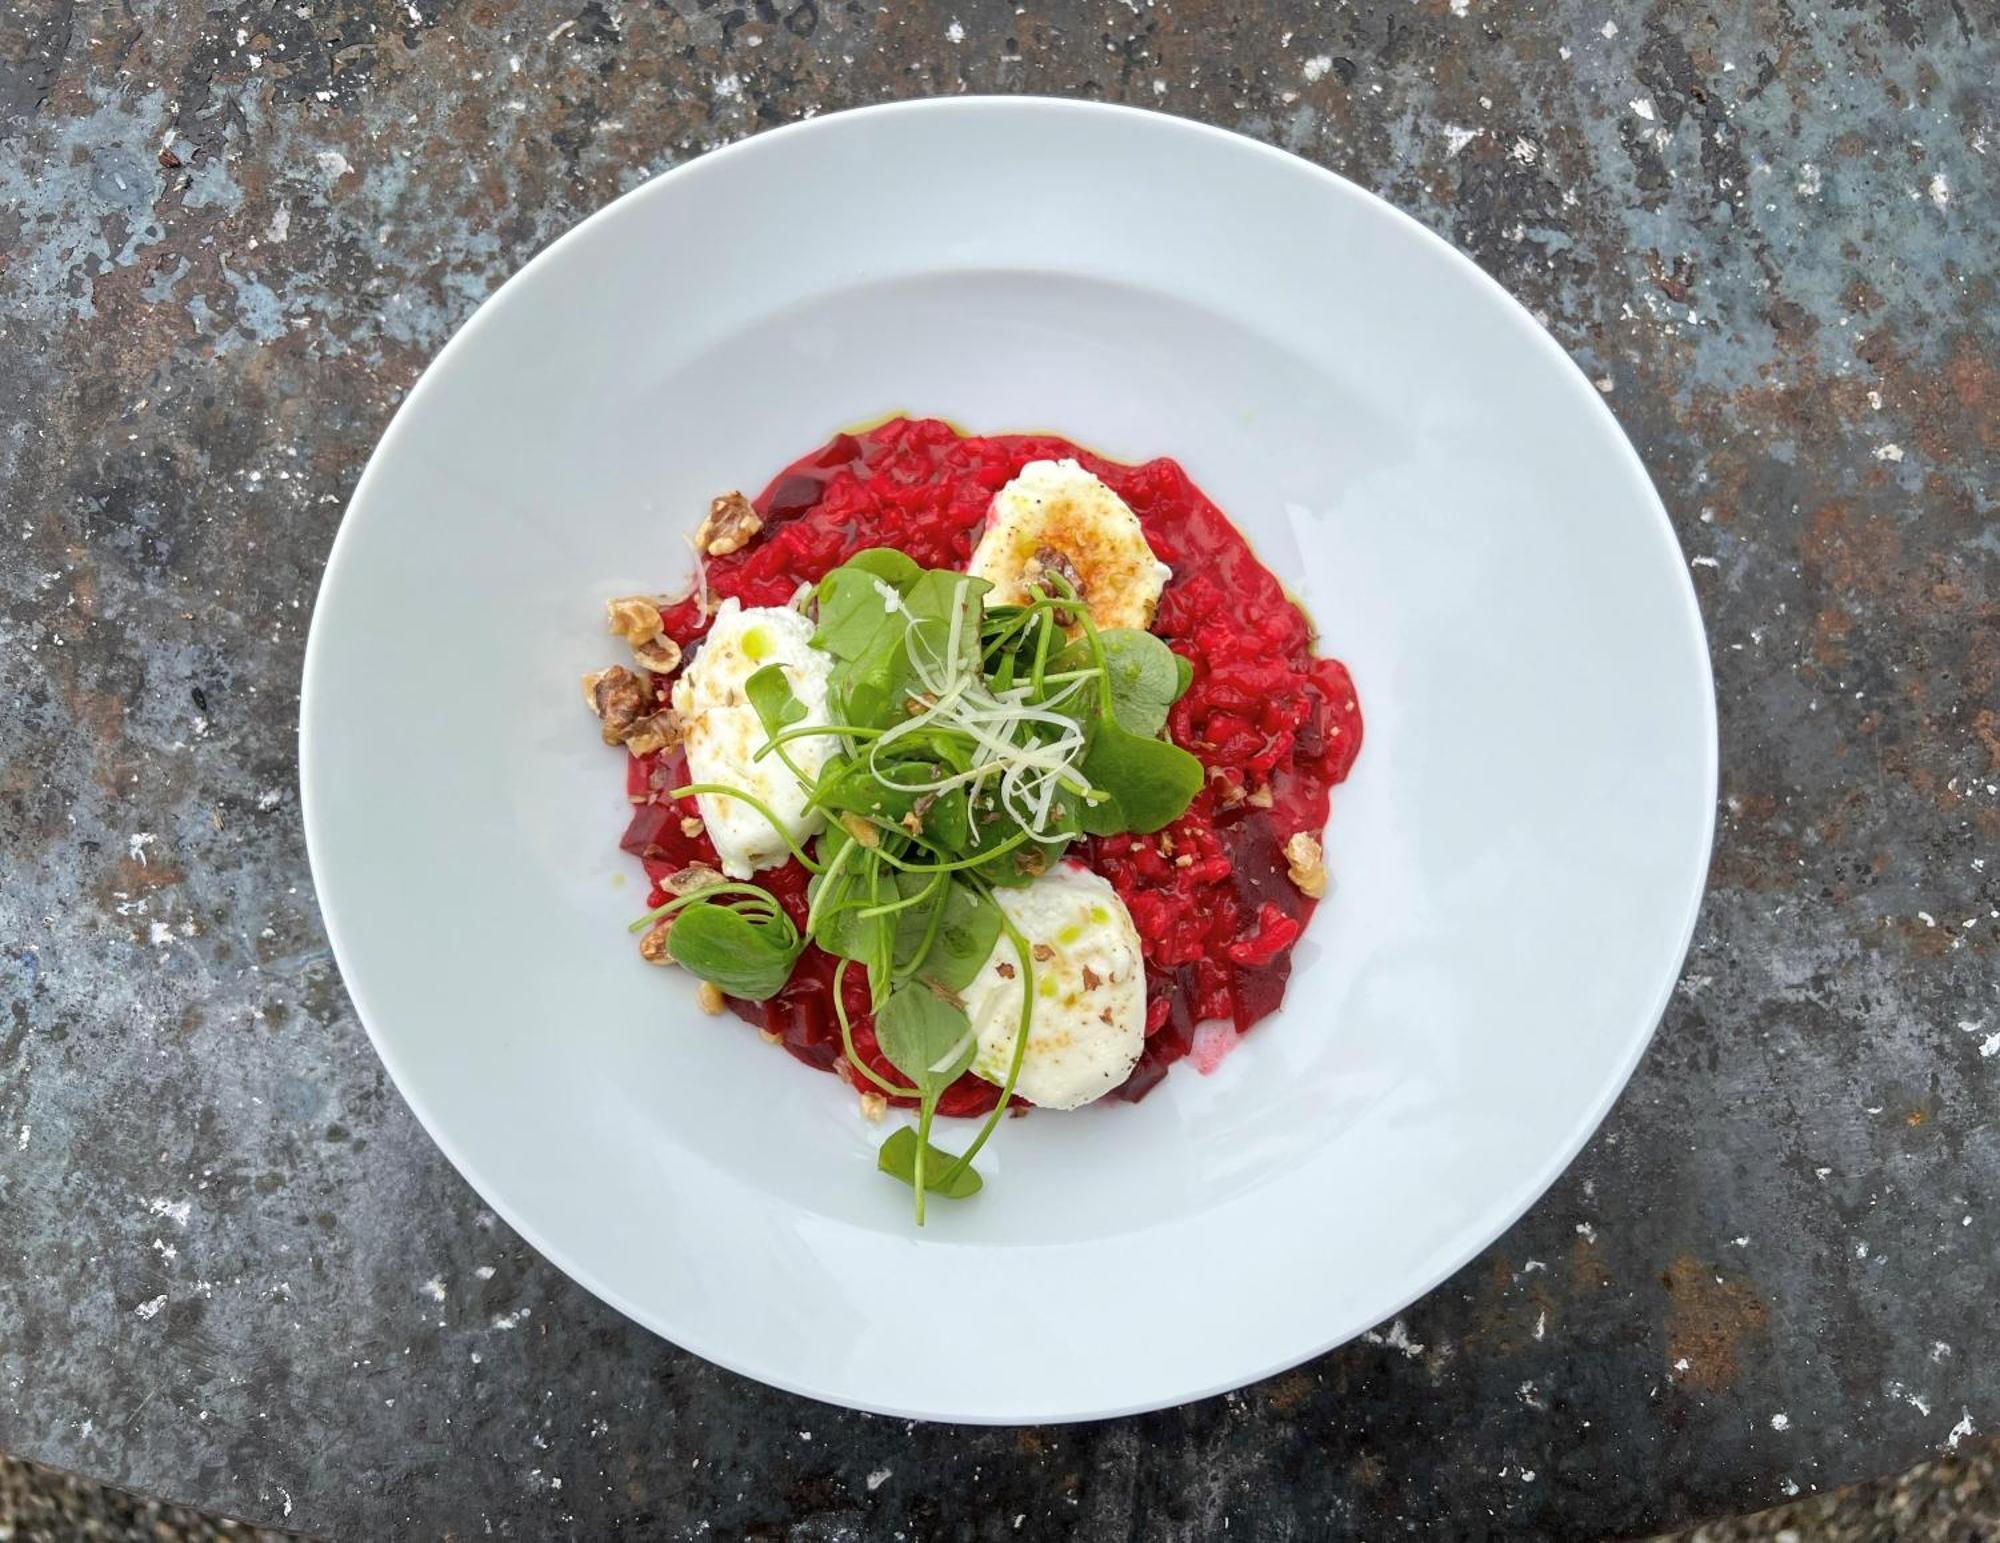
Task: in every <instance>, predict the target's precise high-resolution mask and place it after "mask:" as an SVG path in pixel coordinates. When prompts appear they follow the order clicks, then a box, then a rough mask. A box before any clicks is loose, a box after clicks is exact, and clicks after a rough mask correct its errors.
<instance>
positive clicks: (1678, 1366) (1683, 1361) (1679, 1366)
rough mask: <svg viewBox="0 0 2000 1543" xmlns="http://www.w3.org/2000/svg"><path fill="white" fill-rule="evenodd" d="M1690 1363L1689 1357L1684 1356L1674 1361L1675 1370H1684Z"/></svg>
mask: <svg viewBox="0 0 2000 1543" xmlns="http://www.w3.org/2000/svg"><path fill="white" fill-rule="evenodd" d="M1689 1364H1690V1363H1689V1361H1688V1358H1687V1357H1686V1356H1682V1357H1681V1358H1680V1359H1679V1360H1678V1361H1676V1362H1674V1370H1675V1371H1677V1372H1684V1371H1686V1370H1687V1369H1688V1366H1689Z"/></svg>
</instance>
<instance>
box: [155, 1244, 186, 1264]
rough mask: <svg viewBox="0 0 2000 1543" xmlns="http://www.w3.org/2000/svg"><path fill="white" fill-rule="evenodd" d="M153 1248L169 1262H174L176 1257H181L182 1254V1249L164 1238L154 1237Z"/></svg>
mask: <svg viewBox="0 0 2000 1543" xmlns="http://www.w3.org/2000/svg"><path fill="white" fill-rule="evenodd" d="M153 1248H154V1251H155V1252H157V1253H158V1254H159V1256H160V1257H161V1258H162V1259H164V1260H166V1262H167V1263H168V1264H172V1263H173V1262H174V1261H175V1260H176V1259H178V1258H180V1256H181V1251H180V1250H179V1249H177V1248H175V1247H174V1245H173V1244H171V1243H169V1242H167V1241H166V1240H165V1239H164V1238H155V1239H153Z"/></svg>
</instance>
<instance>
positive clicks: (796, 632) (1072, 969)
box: [584, 418, 1361, 1224]
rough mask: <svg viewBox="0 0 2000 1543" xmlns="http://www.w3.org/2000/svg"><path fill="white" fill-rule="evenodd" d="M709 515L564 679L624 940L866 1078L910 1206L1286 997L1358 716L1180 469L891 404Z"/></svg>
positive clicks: (1338, 675)
mask: <svg viewBox="0 0 2000 1543" xmlns="http://www.w3.org/2000/svg"><path fill="white" fill-rule="evenodd" d="M695 543H696V546H697V548H698V549H699V552H700V557H699V561H698V576H697V587H696V589H695V590H694V591H693V592H691V593H686V594H683V595H680V596H676V597H674V598H671V599H662V598H657V597H653V596H648V595H626V596H620V597H617V598H614V599H612V600H611V601H610V603H609V610H610V617H611V628H612V630H613V631H614V632H616V633H617V634H618V635H619V636H620V637H621V638H622V639H623V640H624V643H625V645H626V647H627V648H628V649H629V651H630V657H629V659H628V660H625V661H623V662H620V663H617V664H613V665H611V666H609V667H608V668H606V669H603V670H600V671H598V672H596V673H595V674H593V675H590V676H588V677H586V678H585V682H584V687H585V697H586V699H587V700H588V702H589V703H590V705H591V707H592V709H593V711H594V712H595V713H596V714H597V716H598V718H599V720H600V721H599V728H600V732H601V735H602V737H603V739H604V741H605V742H606V743H607V744H609V745H616V746H619V747H621V748H622V749H623V750H624V751H625V752H626V795H627V798H628V800H629V802H630V807H631V815H630V820H629V823H628V825H627V828H626V832H625V837H624V841H623V845H624V847H625V849H626V850H627V851H628V852H630V853H632V854H633V855H634V856H636V857H637V858H638V859H639V861H640V862H641V863H642V864H643V865H644V867H645V871H646V874H647V877H648V880H649V881H650V884H651V891H650V894H649V896H648V906H649V909H648V910H647V911H646V913H645V914H644V915H643V916H641V917H640V918H639V919H638V920H637V921H636V922H635V923H634V924H633V929H632V930H633V932H634V933H635V934H636V935H637V937H638V953H639V955H640V958H641V959H642V960H644V961H645V962H647V963H649V964H656V965H661V966H671V967H677V968H678V969H680V970H682V971H684V972H686V973H687V974H688V975H691V976H692V977H694V979H695V981H696V983H697V992H698V998H697V999H698V1001H699V1002H700V1004H701V1005H702V1006H703V1008H704V1009H706V1010H708V1011H711V1012H721V1011H722V1010H723V1009H724V1008H725V1007H726V1008H729V1009H731V1010H733V1011H734V1012H735V1013H736V1014H737V1015H738V1016H740V1017H744V1018H747V1019H749V1020H750V1021H751V1022H752V1023H754V1024H756V1025H757V1026H758V1028H760V1029H761V1030H762V1031H763V1034H764V1037H765V1038H766V1039H767V1040H768V1041H770V1042H771V1043H772V1044H774V1045H779V1046H782V1047H783V1048H784V1049H785V1050H786V1051H787V1052H789V1054H790V1055H791V1057H792V1058H793V1059H795V1060H798V1061H803V1062H805V1063H806V1064H807V1065H809V1066H812V1067H816V1068H819V1069H821V1070H825V1071H830V1072H833V1073H834V1074H835V1075H836V1076H838V1077H840V1078H841V1079H842V1080H843V1081H845V1082H846V1083H847V1084H848V1085H849V1087H850V1088H851V1089H853V1090H854V1092H855V1093H858V1094H859V1099H860V1110H861V1113H862V1115H863V1116H864V1117H865V1118H867V1119H869V1120H871V1121H875V1122H878V1123H881V1124H882V1126H883V1129H884V1131H885V1135H884V1139H883V1140H882V1141H881V1143H880V1145H879V1147H878V1149H877V1167H878V1168H879V1169H880V1170H881V1172H883V1173H885V1174H887V1175H889V1176H890V1177H891V1178H893V1179H896V1180H898V1181H900V1182H901V1183H902V1184H904V1185H907V1186H908V1187H909V1190H910V1191H911V1192H912V1194H913V1197H914V1211H915V1217H916V1220H917V1222H918V1223H919V1224H921V1223H922V1222H923V1221H924V1219H925V1216H926V1213H927V1207H928V1204H929V1202H930V1201H933V1200H939V1199H943V1200H964V1199H966V1198H968V1197H969V1196H971V1195H973V1194H975V1193H976V1192H977V1191H978V1189H979V1188H980V1186H981V1182H982V1181H981V1178H980V1174H979V1170H978V1167H977V1165H976V1159H977V1157H978V1155H979V1153H980V1151H981V1150H982V1149H983V1148H984V1147H985V1145H986V1143H987V1142H988V1140H990V1139H991V1138H992V1136H993V1134H994V1132H995V1130H996V1129H997V1126H998V1123H999V1120H1000V1119H1001V1117H1002V1116H1003V1115H1005V1114H1006V1113H1008V1112H1009V1111H1013V1112H1016V1113H1019V1112H1024V1111H1025V1110H1026V1109H1028V1108H1029V1107H1031V1106H1032V1107H1039V1108H1041V1109H1043V1110H1048V1111H1055V1110H1074V1109H1078V1108H1081V1107H1082V1106H1084V1105H1087V1104H1092V1103H1097V1102H1101V1101H1107V1100H1109V1101H1116V1100H1124V1101H1132V1100H1137V1099H1139V1098H1142V1097H1144V1096H1145V1095H1146V1094H1147V1093H1148V1092H1149V1091H1150V1090H1151V1089H1152V1088H1154V1087H1155V1086H1157V1085H1158V1083H1159V1082H1160V1080H1161V1079H1162V1078H1163V1077H1164V1076H1166V1074H1167V1072H1168V1070H1169V1069H1170V1068H1171V1067H1172V1066H1173V1064H1174V1063H1175V1062H1177V1061H1180V1060H1183V1059H1188V1060H1191V1061H1192V1062H1193V1063H1194V1065H1195V1067H1196V1069H1197V1070H1198V1071H1201V1072H1203V1073H1206V1072H1210V1071H1213V1070H1214V1069H1215V1066H1216V1065H1217V1064H1218V1063H1219V1062H1220V1060H1221V1059H1222V1057H1223V1056H1224V1055H1225V1054H1227V1053H1228V1052H1229V1051H1230V1050H1231V1049H1232V1048H1233V1047H1234V1046H1235V1044H1236V1043H1237V1041H1238V1039H1239V1038H1240V1037H1241V1036H1242V1035H1243V1034H1244V1033H1245V1032H1247V1031H1248V1030H1249V1029H1250V1028H1251V1027H1252V1026H1253V1025H1255V1024H1256V1023H1257V1022H1258V1021H1259V1020H1261V1019H1262V1018H1264V1017H1265V1016H1267V1015H1268V1014H1269V1013H1271V1012H1272V1011H1273V1010H1274V1009H1275V1008H1276V1007H1277V1006H1278V1005H1279V1003H1280V1001H1281V1000H1282V999H1283V996H1284V992H1285V985H1286V981H1287V980H1288V978H1289V975H1290V971H1291V955H1292V949H1293V947H1294V945H1295V944H1296V943H1297V941H1298V939H1299V937H1300V935H1301V933H1302V932H1303V930H1304V928H1305V926H1306V924H1307V922H1308V921H1309V920H1310V919H1311V917H1312V914H1313V910H1314V907H1315V905H1316V903H1317V902H1318V900H1319V899H1320V898H1321V897H1322V896H1323V895H1324V894H1325V892H1326V886H1327V883H1328V878H1327V869H1326V861H1325V855H1324V851H1323V847H1322V840H1323V832H1324V828H1325V825H1326V820H1327V814H1328V809H1329V805H1330V801H1331V792H1332V789H1333V788H1334V787H1335V786H1337V785H1338V784H1339V783H1340V782H1341V781H1342V780H1344V779H1345V777H1346V776H1347V773H1348V771H1349V769H1350V768H1351V767H1352V765H1353V763H1354V759H1355V756H1356V755H1357V754H1358V753H1359V751H1360V748H1361V715H1360V709H1359V706H1358V704H1357V701H1356V698H1355V693H1354V686H1353V682H1352V681H1351V680H1350V678H1349V676H1348V673H1347V671H1346V669H1345V668H1344V667H1343V666H1342V665H1341V664H1340V663H1339V661H1337V660H1335V659H1330V658H1325V657H1322V656H1319V655H1318V654H1316V653H1315V651H1314V634H1313V631H1312V627H1311V624H1310V623H1309V622H1308V621H1307V619H1306V617H1305V615H1304V613H1303V612H1302V611H1301V610H1300V609H1299V607H1298V606H1297V605H1296V604H1295V603H1294V602H1293V601H1292V600H1291V599H1290V598H1289V597H1288V596H1286V594H1285V592H1284V589H1283V587H1282V585H1281V584H1280V583H1279V582H1278V580H1277V578H1276V577H1275V576H1274V575H1272V574H1271V572H1270V571H1269V570H1268V569H1267V568H1265V567H1264V566H1263V564H1262V563H1260V562H1259V561H1258V560H1257V558H1256V556H1255V554H1254V553H1253V552H1252V551H1251V549H1250V547H1249V544H1248V543H1247V542H1246V541H1245V540H1244V538H1243V536H1242V534H1241V533H1240V532H1239V531H1237V529H1236V528H1235V526H1234V525H1232V524H1231V523H1230V521H1229V520H1228V518H1227V517H1226V516H1224V515H1223V514H1222V512H1221V511H1220V510H1219V509H1218V508H1217V507H1216V506H1215V505H1214V504H1213V503H1211V502H1210V501H1209V500H1208V499H1207V498H1206V497H1205V496H1203V494H1202V493H1201V491H1200V490H1199V489H1198V488H1196V487H1195V485H1194V484H1193V483H1192V482H1191V481H1190V480H1189V479H1188V477H1187V475H1186V473H1184V472H1183V471H1182V470H1181V468H1180V467H1179V466H1178V465H1176V464H1175V463H1174V462H1173V461H1170V460H1155V461H1149V462H1146V463H1144V464H1142V465H1125V464H1121V463H1119V462H1115V461H1108V460H1105V459H1103V458H1102V457H1099V456H1096V455H1093V454H1091V453H1090V452H1089V451H1087V450H1083V449H1081V448H1079V447H1078V446H1076V445H1074V444H1071V443H1069V442H1067V441H1065V440H1061V439H1057V438H1053V437H1049V436H1020V435H1008V436H998V437H991V438H981V437H976V436H970V435H965V434H961V433H960V432H959V431H958V430H956V429H955V428H953V427H952V426H951V425H949V424H946V423H943V422H939V421H937V420H930V419H906V418H899V419H893V420H891V421H889V422H886V423H883V424H881V425H879V426H877V427H875V428H872V429H869V430H867V431H866V432H864V433H855V434H841V435H837V436H836V437H835V438H834V439H833V440H832V441H830V442H829V443H828V444H826V445H824V446H822V447H821V448H820V449H818V450H816V451H814V452H813V453H811V454H810V455H807V456H805V457H803V458H802V459H801V460H799V461H797V462H795V463H793V464H792V465H791V466H789V467H787V468H786V469H785V470H784V471H782V472H781V473H780V474H779V475H778V476H777V477H776V478H775V479H773V481H772V482H771V483H770V485H769V486H768V487H766V488H765V489H764V491H763V492H762V494H761V495H759V496H758V497H757V498H755V499H754V500H753V499H750V498H746V497H744V496H743V495H742V494H740V493H725V494H723V495H722V496H721V497H718V498H716V499H715V500H714V502H713V503H712V504H711V506H710V508H709V510H708V513H707V516H706V517H705V518H704V519H703V520H702V522H701V526H700V529H699V531H698V532H697V534H696V537H695ZM663 1010H664V1011H667V1012H671V1011H672V1009H671V1007H670V1006H668V1007H665V1008H664V1009H663ZM892 1110H893V1111H902V1112H904V1113H903V1114H902V1115H901V1116H900V1117H899V1118H897V1119H896V1120H894V1121H890V1120H889V1118H888V1117H889V1115H890V1112H891V1111H892ZM1104 1128H1105V1132H1106V1136H1105V1139H1107V1140H1112V1139H1116V1137H1115V1130H1116V1125H1115V1122H1112V1123H1110V1124H1107V1125H1106V1126H1105V1127H1104Z"/></svg>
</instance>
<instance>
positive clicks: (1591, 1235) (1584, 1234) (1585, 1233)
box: [1576, 1222, 1597, 1243]
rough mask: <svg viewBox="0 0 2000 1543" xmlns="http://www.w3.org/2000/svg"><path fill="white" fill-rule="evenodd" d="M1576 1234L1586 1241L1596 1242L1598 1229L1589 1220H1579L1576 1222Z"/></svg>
mask: <svg viewBox="0 0 2000 1543" xmlns="http://www.w3.org/2000/svg"><path fill="white" fill-rule="evenodd" d="M1576 1235H1577V1236H1578V1237H1580V1238H1582V1239H1583V1241H1584V1242H1586V1243H1595V1242H1596V1241H1597V1229H1596V1228H1595V1227H1593V1226H1591V1225H1590V1223H1589V1222H1578V1223H1577V1224H1576Z"/></svg>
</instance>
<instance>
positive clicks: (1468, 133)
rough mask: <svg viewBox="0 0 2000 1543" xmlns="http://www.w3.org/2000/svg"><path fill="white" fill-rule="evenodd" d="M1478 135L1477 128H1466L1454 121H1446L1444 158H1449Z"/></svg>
mask: <svg viewBox="0 0 2000 1543" xmlns="http://www.w3.org/2000/svg"><path fill="white" fill-rule="evenodd" d="M1478 137H1479V130H1478V129H1468V128H1463V127H1461V126H1460V125H1458V124H1456V123H1447V124H1446V125H1445V126H1444V154H1445V159H1446V160H1450V159H1451V158H1452V157H1453V156H1455V155H1457V154H1458V152H1459V151H1461V150H1463V149H1464V148H1465V147H1466V146H1467V145H1469V144H1471V143H1472V142H1473V141H1474V140H1475V139H1477V138H1478Z"/></svg>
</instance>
